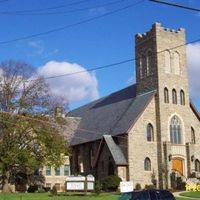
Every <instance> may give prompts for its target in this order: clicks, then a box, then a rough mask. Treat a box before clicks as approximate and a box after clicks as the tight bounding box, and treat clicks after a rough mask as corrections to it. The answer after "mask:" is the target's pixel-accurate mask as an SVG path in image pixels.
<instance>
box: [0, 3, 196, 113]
mask: <svg viewBox="0 0 200 200" xmlns="http://www.w3.org/2000/svg"><path fill="white" fill-rule="evenodd" d="M168 2H173V3H179V4H184V5H186V6H190V7H195V8H200V1H195V0H187V1H186V0H176V1H170V0H168ZM134 4H136V5H134ZM120 9H121V11H118V12H117V10H120ZM111 12H113V14H109V13H111ZM0 15H1V17H0V24H1V31H0V60H1V61H3V60H6V59H15V60H23V61H26V62H28V63H30V64H32V65H33V66H34V67H35V68H37V70H38V72H39V73H40V74H43V75H45V76H47V77H48V76H53V75H60V74H67V73H74V72H78V71H82V70H85V69H90V68H95V67H101V66H104V65H107V64H112V63H116V62H120V61H123V60H127V59H132V58H134V45H135V43H134V35H135V34H136V33H143V32H146V31H148V30H149V29H150V28H151V26H152V24H153V23H155V22H160V23H161V24H162V25H163V26H164V27H167V28H171V29H178V28H180V27H183V28H185V29H186V34H187V35H186V40H187V42H190V41H193V40H196V39H200V25H199V24H200V13H198V12H194V11H189V10H183V9H178V8H174V7H169V6H165V5H161V4H156V3H153V2H149V1H148V0H144V1H141V0H82V1H81V0H28V1H27V0H20V1H19V0H5V1H0ZM56 29H60V30H58V31H57V30H56ZM47 32H48V33H47ZM38 33H42V34H41V35H39V36H37V37H29V36H32V35H35V34H36V35H37V34H38ZM43 33H44V34H43ZM25 37H27V38H26V39H22V38H25ZM20 38H21V39H20ZM187 49H188V66H189V72H190V85H191V90H190V91H191V98H192V100H193V102H194V104H195V105H196V107H197V108H198V110H200V93H199V87H200V81H199V74H200V67H199V66H200V42H199V43H198V42H197V43H194V44H192V45H188V46H187ZM134 77H135V63H134V62H129V63H126V64H122V65H117V66H113V67H110V68H106V69H102V70H96V71H93V72H87V73H80V74H76V75H73V76H65V77H61V78H55V79H51V80H50V85H51V87H52V91H54V93H56V94H57V95H62V96H63V98H68V99H69V107H70V108H71V109H72V108H75V107H77V106H80V105H82V104H84V103H86V102H89V101H91V100H94V99H95V98H98V97H101V96H105V95H108V94H109V93H111V92H114V91H117V90H119V89H121V88H124V87H127V86H128V85H129V84H130V83H131V82H133V81H134Z"/></svg>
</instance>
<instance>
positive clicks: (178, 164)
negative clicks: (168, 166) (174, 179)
mask: <svg viewBox="0 0 200 200" xmlns="http://www.w3.org/2000/svg"><path fill="white" fill-rule="evenodd" d="M172 171H174V172H176V173H178V174H179V175H183V160H182V159H180V158H175V159H172Z"/></svg>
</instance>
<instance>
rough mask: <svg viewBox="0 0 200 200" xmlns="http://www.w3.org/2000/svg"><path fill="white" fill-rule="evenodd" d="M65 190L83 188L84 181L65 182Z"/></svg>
mask: <svg viewBox="0 0 200 200" xmlns="http://www.w3.org/2000/svg"><path fill="white" fill-rule="evenodd" d="M67 190H84V182H67Z"/></svg>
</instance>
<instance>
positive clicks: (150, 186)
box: [145, 184, 156, 190]
mask: <svg viewBox="0 0 200 200" xmlns="http://www.w3.org/2000/svg"><path fill="white" fill-rule="evenodd" d="M155 188H156V187H155V185H153V184H150V185H145V189H147V190H149V189H155Z"/></svg>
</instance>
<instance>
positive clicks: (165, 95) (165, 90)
mask: <svg viewBox="0 0 200 200" xmlns="http://www.w3.org/2000/svg"><path fill="white" fill-rule="evenodd" d="M164 102H165V103H169V92H168V89H167V88H166V87H165V88H164Z"/></svg>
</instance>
